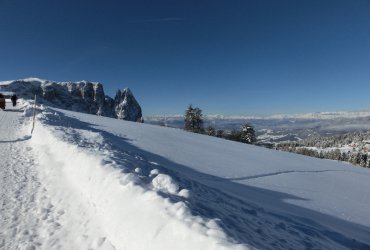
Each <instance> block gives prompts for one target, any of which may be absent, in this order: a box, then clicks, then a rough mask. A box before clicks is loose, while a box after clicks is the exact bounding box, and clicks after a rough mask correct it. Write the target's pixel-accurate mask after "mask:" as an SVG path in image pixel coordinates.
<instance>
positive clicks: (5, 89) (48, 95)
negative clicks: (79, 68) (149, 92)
mask: <svg viewBox="0 0 370 250" xmlns="http://www.w3.org/2000/svg"><path fill="white" fill-rule="evenodd" d="M0 92H2V93H15V94H16V95H17V96H18V97H20V98H28V99H29V98H33V96H34V95H36V96H37V97H38V102H39V103H45V104H48V105H51V106H54V107H58V108H62V109H67V110H72V111H78V112H83V113H88V114H95V115H99V116H107V117H113V118H117V119H121V120H127V121H134V122H144V119H143V116H142V110H141V107H140V105H139V103H138V102H137V100H136V99H135V97H134V95H133V94H132V92H131V90H130V89H129V88H125V89H123V91H121V90H117V92H116V95H115V97H114V98H111V97H109V96H107V95H105V93H104V87H103V84H101V83H98V82H90V81H79V82H56V81H50V80H42V79H39V78H26V79H20V80H11V81H2V82H0Z"/></svg>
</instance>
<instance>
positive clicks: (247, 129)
mask: <svg viewBox="0 0 370 250" xmlns="http://www.w3.org/2000/svg"><path fill="white" fill-rule="evenodd" d="M240 141H241V142H244V143H248V144H252V143H255V142H256V141H257V139H256V133H255V131H254V127H253V126H252V125H250V124H248V123H247V124H245V125H244V126H243V127H242V131H241V135H240Z"/></svg>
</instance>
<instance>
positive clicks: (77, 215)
mask: <svg viewBox="0 0 370 250" xmlns="http://www.w3.org/2000/svg"><path fill="white" fill-rule="evenodd" d="M26 113H27V111H26ZM45 114H48V115H49V116H50V115H53V114H52V113H48V111H46V110H44V111H43V113H42V114H39V115H38V117H39V119H40V120H44V124H42V123H37V124H36V126H37V129H35V131H34V134H33V138H32V145H33V147H34V149H35V151H36V155H38V156H39V157H38V159H39V162H40V165H41V167H42V168H43V171H41V172H42V173H43V177H42V178H43V179H45V180H46V183H47V186H48V187H49V188H50V189H49V191H50V192H52V193H53V194H54V196H53V199H54V200H55V201H54V202H55V203H57V204H61V206H64V207H66V210H67V211H64V212H65V213H66V214H68V215H69V216H68V217H69V218H70V219H66V220H65V221H64V223H66V225H63V226H66V227H68V228H69V232H68V233H67V232H66V234H71V235H76V236H78V237H77V239H76V241H75V242H70V245H69V243H68V242H64V245H63V247H64V248H65V247H67V246H70V247H71V248H70V249H73V246H82V247H84V246H86V247H88V248H94V249H113V247H114V248H116V249H246V248H247V247H246V246H245V245H240V244H235V243H234V242H233V241H232V240H231V239H229V238H228V237H227V236H226V234H225V233H224V232H223V230H222V229H221V228H220V227H219V226H218V224H217V222H216V221H215V220H209V219H204V218H201V217H199V216H194V215H192V214H191V212H190V209H189V208H188V207H187V205H186V204H185V202H183V201H178V202H174V201H172V200H170V199H169V198H166V197H165V195H160V194H159V193H158V192H160V193H163V194H166V193H168V194H172V195H177V196H179V197H185V198H186V197H189V191H188V190H184V189H180V187H179V185H178V184H177V183H176V182H175V181H174V180H173V179H172V178H171V177H170V176H169V175H166V174H163V173H160V172H159V171H158V170H157V169H156V168H155V167H156V165H155V163H153V164H152V165H153V169H152V171H150V173H149V174H148V178H149V180H151V181H150V182H149V183H145V182H144V183H143V182H142V181H141V178H140V175H143V174H146V173H143V172H145V171H142V170H141V169H140V168H135V170H134V171H128V168H126V166H124V165H122V162H120V163H119V164H117V162H116V161H115V160H114V151H112V150H111V149H110V148H109V147H108V146H107V145H105V144H104V139H103V138H102V137H101V136H100V135H99V134H98V133H95V132H92V131H86V130H79V129H72V128H66V129H62V130H58V129H57V128H50V127H49V126H47V125H45V124H46V123H47V122H48V121H47V119H48V118H47V117H46V116H45ZM55 115H56V116H57V114H55ZM67 137H68V138H67ZM71 140H72V141H75V142H76V143H74V144H71V143H70V142H71ZM77 145H79V146H77ZM112 152H113V153H112ZM138 158H140V157H139V156H138ZM66 217H67V216H66ZM67 225H68V226H67ZM81 232H84V234H83V235H81ZM68 238H71V237H68Z"/></svg>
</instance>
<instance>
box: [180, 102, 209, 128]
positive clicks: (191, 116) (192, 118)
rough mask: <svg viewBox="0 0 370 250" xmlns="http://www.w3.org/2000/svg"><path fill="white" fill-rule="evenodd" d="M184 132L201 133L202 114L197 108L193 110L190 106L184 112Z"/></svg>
mask: <svg viewBox="0 0 370 250" xmlns="http://www.w3.org/2000/svg"><path fill="white" fill-rule="evenodd" d="M184 118H185V130H187V131H191V132H194V133H203V132H204V128H203V114H202V110H201V109H200V108H198V107H196V108H193V106H192V105H189V107H188V108H187V109H186V111H185V117H184Z"/></svg>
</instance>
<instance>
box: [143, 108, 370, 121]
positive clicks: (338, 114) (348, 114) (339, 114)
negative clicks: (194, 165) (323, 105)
mask: <svg viewBox="0 0 370 250" xmlns="http://www.w3.org/2000/svg"><path fill="white" fill-rule="evenodd" d="M369 116H370V110H360V111H334V112H313V113H301V114H274V115H269V116H256V115H220V114H209V115H204V116H203V117H204V118H205V119H206V120H271V119H315V120H316V119H319V120H327V119H337V118H360V117H369ZM183 117H184V115H181V114H175V115H153V116H147V118H148V119H151V120H156V119H164V118H166V119H183Z"/></svg>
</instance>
